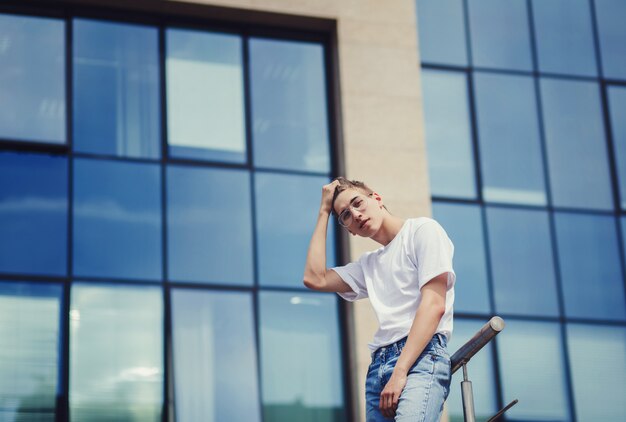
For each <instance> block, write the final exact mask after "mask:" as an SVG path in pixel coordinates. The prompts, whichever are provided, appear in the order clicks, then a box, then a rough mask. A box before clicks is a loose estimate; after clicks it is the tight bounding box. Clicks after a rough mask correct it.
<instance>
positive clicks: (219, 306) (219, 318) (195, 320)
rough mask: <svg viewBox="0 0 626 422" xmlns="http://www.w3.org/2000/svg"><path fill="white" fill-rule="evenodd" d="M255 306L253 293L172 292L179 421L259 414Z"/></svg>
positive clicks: (237, 418) (243, 418) (256, 417)
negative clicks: (253, 312)
mask: <svg viewBox="0 0 626 422" xmlns="http://www.w3.org/2000/svg"><path fill="white" fill-rule="evenodd" d="M252 309H253V306H252V297H251V295H250V294H249V293H234V292H230V293H229V292H208V291H198V290H180V289H176V290H174V291H173V292H172V326H173V328H172V330H173V332H172V334H173V341H174V371H175V377H174V382H175V389H176V391H175V395H176V420H177V421H180V422H183V421H191V422H194V421H250V422H254V421H260V420H261V408H260V398H259V388H258V379H257V373H258V371H257V360H256V356H257V355H256V346H255V341H254V318H253V315H252ZM300 363H302V362H300ZM272 376H274V374H272V375H270V377H272ZM290 384H291V383H290Z"/></svg>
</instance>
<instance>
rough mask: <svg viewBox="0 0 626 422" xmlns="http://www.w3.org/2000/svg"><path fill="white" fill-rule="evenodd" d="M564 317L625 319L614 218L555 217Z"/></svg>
mask: <svg viewBox="0 0 626 422" xmlns="http://www.w3.org/2000/svg"><path fill="white" fill-rule="evenodd" d="M555 222H556V234H557V242H558V250H559V263H560V266H561V278H562V284H563V297H564V303H565V314H566V315H567V316H568V317H572V318H604V319H620V320H624V319H626V309H625V305H624V282H623V277H622V270H621V265H620V254H619V246H618V240H617V234H616V232H617V226H616V224H615V218H614V217H612V216H602V215H585V214H566V213H556V219H555Z"/></svg>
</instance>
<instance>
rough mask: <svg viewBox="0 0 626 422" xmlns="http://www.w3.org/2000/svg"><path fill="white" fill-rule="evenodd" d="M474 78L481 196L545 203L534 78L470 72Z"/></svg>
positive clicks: (503, 200) (499, 200)
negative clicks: (481, 181)
mask: <svg viewBox="0 0 626 422" xmlns="http://www.w3.org/2000/svg"><path fill="white" fill-rule="evenodd" d="M474 81H475V85H474V86H475V91H476V105H477V116H478V118H477V120H478V137H479V141H480V158H481V162H480V163H481V169H482V176H483V197H484V199H485V200H486V201H493V202H509V203H518V204H532V205H545V204H546V203H547V200H546V193H545V182H544V180H545V178H544V172H543V159H542V153H541V143H540V140H539V124H538V122H537V120H538V119H537V109H536V106H537V99H536V97H535V85H534V81H533V79H532V78H529V77H525V76H504V75H495V74H487V73H475V74H474Z"/></svg>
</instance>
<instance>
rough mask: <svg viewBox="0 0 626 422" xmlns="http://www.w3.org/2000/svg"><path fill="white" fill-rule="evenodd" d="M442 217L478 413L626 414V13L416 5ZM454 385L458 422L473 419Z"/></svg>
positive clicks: (550, 2) (530, 5)
mask: <svg viewBox="0 0 626 422" xmlns="http://www.w3.org/2000/svg"><path fill="white" fill-rule="evenodd" d="M416 9H417V26H418V33H419V46H420V55H421V68H422V89H423V95H424V114H425V131H426V143H427V148H428V160H429V173H430V180H431V190H432V199H433V215H434V217H435V218H436V219H438V220H439V221H440V222H441V223H442V224H443V226H444V227H446V228H447V229H448V232H449V234H450V236H451V238H452V240H453V241H454V242H455V243H456V246H457V256H456V261H455V268H456V269H457V274H458V279H459V283H457V295H456V297H457V300H456V303H455V311H456V318H455V334H454V338H453V341H452V349H455V348H456V347H458V346H460V345H461V344H462V343H463V342H464V341H465V340H467V339H468V338H469V337H471V335H472V334H473V333H474V332H475V331H476V330H477V329H478V328H480V326H481V325H482V324H483V323H484V321H486V320H487V319H488V318H489V316H491V315H500V316H502V317H503V318H504V319H505V321H506V323H507V328H506V329H505V331H504V332H503V333H502V334H501V335H500V336H499V337H498V338H497V339H496V341H495V344H493V345H491V346H490V347H489V348H488V349H487V350H486V351H483V352H481V355H479V356H478V357H477V358H476V359H475V361H473V362H471V363H470V365H469V375H470V379H472V380H473V382H474V390H475V398H476V403H475V404H476V411H477V415H480V417H483V418H484V417H487V416H489V415H491V414H494V413H495V412H496V411H497V409H499V408H501V407H503V406H504V405H505V404H507V403H508V402H510V401H512V400H513V399H514V398H519V400H520V402H519V404H517V405H516V406H515V407H513V408H512V409H511V410H510V411H509V412H508V416H507V420H516V421H529V420H534V421H540V420H541V421H595V420H603V421H621V420H624V419H626V405H625V404H624V400H623V397H625V396H626V383H625V382H624V379H626V296H625V289H624V279H625V278H624V268H625V266H624V259H625V255H624V250H625V249H624V244H625V243H624V242H625V240H626V238H625V237H624V235H625V234H626V232H625V231H624V225H625V223H626V219H625V216H626V212H625V211H626V203H625V199H624V198H626V196H625V193H626V190H624V189H625V188H624V187H625V186H626V173H625V172H624V166H623V158H622V157H623V156H624V155H625V154H626V137H625V135H626V132H625V131H624V117H626V114H625V113H626V102H625V101H624V98H626V96H625V93H626V59H625V58H626V50H625V48H626V47H625V46H626V42H625V41H626V26H624V25H623V22H624V18H625V17H626V3H624V2H623V1H620V0H509V1H498V0H417V2H416ZM460 380H461V378H460V374H456V375H455V377H454V379H453V388H452V391H451V398H450V399H449V401H448V404H449V407H448V409H449V413H450V420H452V421H457V420H462V407H461V403H460V391H459V381H460Z"/></svg>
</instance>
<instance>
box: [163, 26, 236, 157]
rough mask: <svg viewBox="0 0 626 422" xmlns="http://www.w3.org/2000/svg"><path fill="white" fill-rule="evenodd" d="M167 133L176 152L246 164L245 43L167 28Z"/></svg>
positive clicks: (187, 155)
mask: <svg viewBox="0 0 626 422" xmlns="http://www.w3.org/2000/svg"><path fill="white" fill-rule="evenodd" d="M166 36H167V61H166V72H167V116H168V121H167V129H168V143H169V145H170V148H171V152H172V154H174V155H176V156H182V157H186V158H204V159H213V160H220V161H230V162H233V161H234V162H244V161H245V151H246V141H245V121H244V120H245V119H244V92H243V67H242V51H241V50H242V43H241V38H240V37H239V36H236V35H227V34H217V33H209V32H199V31H188V30H178V29H168V30H167V31H166Z"/></svg>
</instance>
